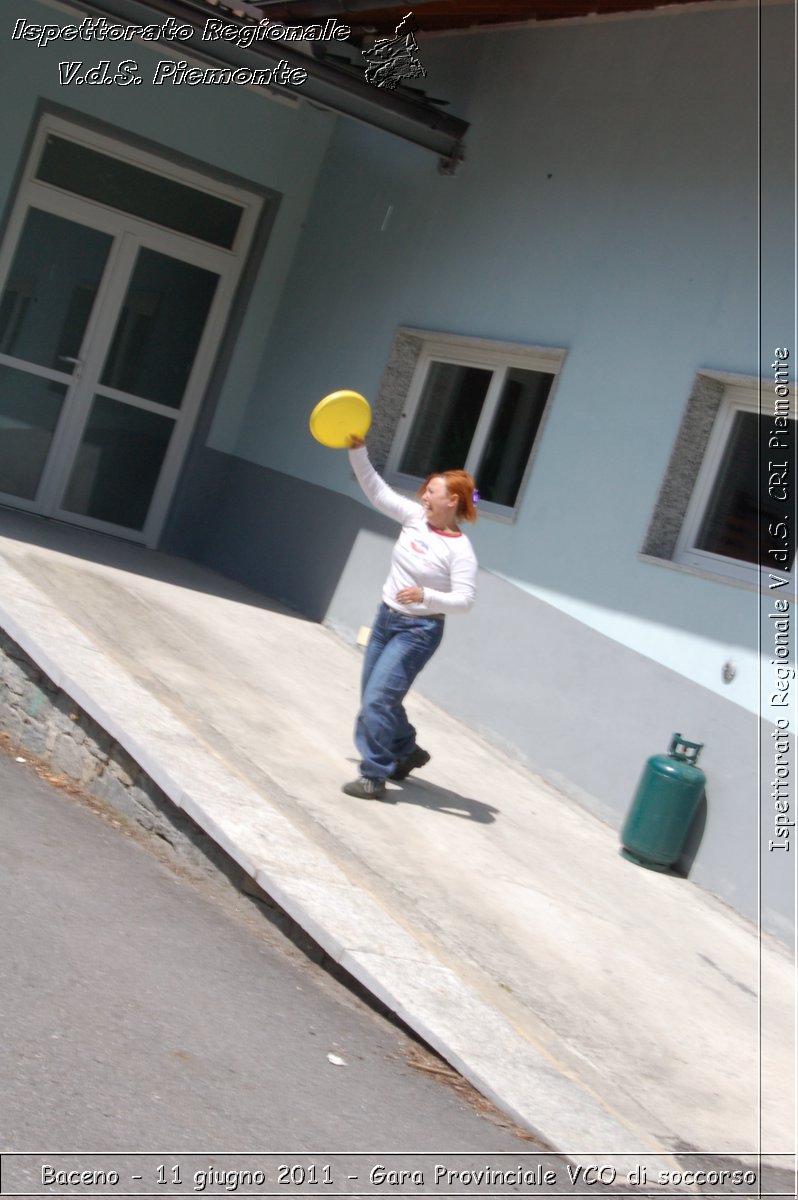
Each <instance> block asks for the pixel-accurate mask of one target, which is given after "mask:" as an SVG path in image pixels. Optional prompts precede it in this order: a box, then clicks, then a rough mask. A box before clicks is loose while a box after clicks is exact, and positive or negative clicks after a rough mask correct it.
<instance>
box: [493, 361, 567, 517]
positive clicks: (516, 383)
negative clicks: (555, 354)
mask: <svg viewBox="0 0 798 1200" xmlns="http://www.w3.org/2000/svg"><path fill="white" fill-rule="evenodd" d="M553 382H554V376H553V375H550V374H549V373H548V372H545V371H523V370H521V369H519V368H517V367H513V368H512V369H511V370H509V371H508V372H507V375H506V377H505V381H504V386H503V388H502V394H501V397H500V399H499V403H498V406H497V408H496V413H495V415H494V418H493V422H492V424H491V427H490V432H489V434H488V439H487V443H486V445H485V452H484V454H483V456H482V461H481V462H480V464H479V469H478V471H477V487H478V488H479V494H480V496H481V497H482V499H483V500H491V501H493V503H494V504H504V505H506V506H507V507H508V508H512V507H513V505H514V504H515V502H516V500H517V498H518V489H519V488H520V486H521V480H522V479H523V477H524V472H525V470H526V465H527V463H528V462H529V455H530V454H531V452H532V446H533V445H534V442H535V437H536V436H537V432H538V428H539V426H540V421H541V418H542V416H543V410H544V409H545V407H546V400H547V399H548V395H549V392H550V391H551V385H552V383H553Z"/></svg>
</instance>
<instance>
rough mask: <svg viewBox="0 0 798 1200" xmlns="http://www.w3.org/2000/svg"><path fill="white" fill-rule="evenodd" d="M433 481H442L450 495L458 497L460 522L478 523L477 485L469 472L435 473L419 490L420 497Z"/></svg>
mask: <svg viewBox="0 0 798 1200" xmlns="http://www.w3.org/2000/svg"><path fill="white" fill-rule="evenodd" d="M431 479H442V480H443V481H444V483H445V484H446V491H447V492H448V493H449V495H450V496H456V497H457V519H458V521H476V519H477V506H476V505H475V504H474V493H475V492H476V484H475V483H474V480H473V477H472V476H471V475H469V474H468V471H433V472H432V474H431V475H428V476H427V478H426V479H425V480H424V482H423V484H422V485H421V487H420V488H419V489H418V494H419V496H421V495H423V493H424V491H425V490H426V487H427V484H428V483H429V481H430V480H431Z"/></svg>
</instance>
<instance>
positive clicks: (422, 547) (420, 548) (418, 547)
mask: <svg viewBox="0 0 798 1200" xmlns="http://www.w3.org/2000/svg"><path fill="white" fill-rule="evenodd" d="M410 545H411V546H412V547H413V549H414V550H415V552H416V554H426V553H427V551H428V550H429V543H428V542H422V541H418V542H411V543H410Z"/></svg>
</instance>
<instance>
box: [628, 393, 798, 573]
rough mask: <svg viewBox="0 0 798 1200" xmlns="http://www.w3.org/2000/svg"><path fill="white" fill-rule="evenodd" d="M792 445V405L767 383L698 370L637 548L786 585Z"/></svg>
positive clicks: (791, 558)
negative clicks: (643, 541)
mask: <svg viewBox="0 0 798 1200" xmlns="http://www.w3.org/2000/svg"><path fill="white" fill-rule="evenodd" d="M702 426H703V427H704V431H703V434H702V432H701V428H702ZM795 446H796V413H795V407H794V405H792V406H791V404H790V401H789V399H786V398H785V399H782V398H780V397H778V396H777V395H776V394H775V392H774V389H773V386H772V384H771V385H768V384H767V383H765V382H763V383H762V385H761V389H760V385H759V383H758V381H755V380H751V381H743V380H740V379H739V378H736V379H730V378H728V377H726V378H724V377H723V376H714V375H709V374H707V375H701V376H699V377H698V382H697V384H696V387H695V388H694V390H693V394H692V396H691V399H690V403H689V404H688V409H687V413H686V414H685V419H684V421H683V422H682V428H681V430H680V434H679V438H678V439H677V445H676V448H675V450H674V454H673V456H672V458H671V463H670V466H669V468H668V473H667V476H666V480H665V484H664V486H663V490H662V493H661V494H660V499H659V502H658V506H657V511H656V512H655V516H654V520H653V522H652V527H651V529H650V530H649V536H648V539H647V545H646V546H645V547H644V552H648V553H653V554H656V555H657V556H658V557H662V558H671V559H672V560H673V561H674V562H677V563H681V564H683V565H685V566H690V567H695V568H697V569H699V570H703V571H706V572H711V573H712V574H715V575H725V576H726V577H728V578H732V579H738V580H741V581H747V582H749V583H753V584H755V585H759V583H760V578H761V575H762V574H763V572H764V573H765V575H767V574H768V573H770V572H772V573H774V574H776V575H781V576H785V577H786V576H788V575H791V574H792V575H793V583H794V568H795V549H796V547H795V522H794V519H793V518H794V504H793V499H792V497H793V496H794V489H795V486H796V480H795V479H794V477H793V472H794V468H795ZM679 493H681V501H680V499H679ZM680 507H681V512H680V511H679V509H680ZM676 522H678V528H677V529H675V530H674V526H675V524H676ZM669 525H670V527H671V530H672V532H675V535H676V536H675V537H673V538H672V539H669V537H668V526H669ZM669 541H672V544H670V545H669ZM765 582H766V581H765Z"/></svg>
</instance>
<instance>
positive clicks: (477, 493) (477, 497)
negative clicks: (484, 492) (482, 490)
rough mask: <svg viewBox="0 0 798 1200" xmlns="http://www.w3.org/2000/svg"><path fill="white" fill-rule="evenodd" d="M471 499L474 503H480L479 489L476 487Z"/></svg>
mask: <svg viewBox="0 0 798 1200" xmlns="http://www.w3.org/2000/svg"><path fill="white" fill-rule="evenodd" d="M471 501H472V503H473V504H479V492H478V491H477V489H476V488H474V492H473V495H472V496H471Z"/></svg>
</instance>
